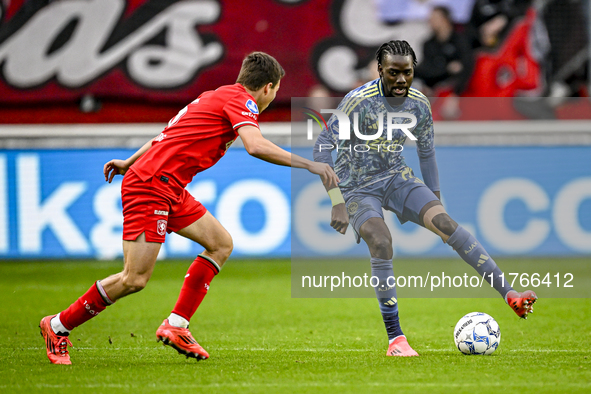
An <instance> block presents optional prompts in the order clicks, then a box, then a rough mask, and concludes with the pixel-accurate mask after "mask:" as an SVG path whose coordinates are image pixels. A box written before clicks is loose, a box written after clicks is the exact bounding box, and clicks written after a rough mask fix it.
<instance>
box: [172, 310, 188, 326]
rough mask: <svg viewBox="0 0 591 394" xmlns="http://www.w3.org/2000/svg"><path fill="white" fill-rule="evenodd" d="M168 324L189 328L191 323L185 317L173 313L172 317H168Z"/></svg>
mask: <svg viewBox="0 0 591 394" xmlns="http://www.w3.org/2000/svg"><path fill="white" fill-rule="evenodd" d="M168 324H170V325H171V326H173V327H182V328H188V327H189V321H188V320H187V319H185V318H184V317H182V316H179V315H177V314H176V313H171V314H170V316H168Z"/></svg>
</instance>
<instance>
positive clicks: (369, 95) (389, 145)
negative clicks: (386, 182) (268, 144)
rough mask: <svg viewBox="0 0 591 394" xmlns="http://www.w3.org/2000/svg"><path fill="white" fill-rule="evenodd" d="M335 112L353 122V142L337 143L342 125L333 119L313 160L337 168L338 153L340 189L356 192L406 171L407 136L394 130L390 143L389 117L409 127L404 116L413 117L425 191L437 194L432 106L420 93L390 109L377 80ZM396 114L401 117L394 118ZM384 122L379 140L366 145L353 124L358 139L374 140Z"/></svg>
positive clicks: (412, 91) (351, 95) (350, 96)
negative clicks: (364, 137) (403, 149)
mask: <svg viewBox="0 0 591 394" xmlns="http://www.w3.org/2000/svg"><path fill="white" fill-rule="evenodd" d="M337 109H338V110H341V111H343V112H344V113H345V114H346V115H347V116H348V118H349V120H350V125H351V126H350V127H351V130H350V139H340V138H339V122H338V119H337V117H336V116H335V115H333V116H331V118H330V119H329V121H328V129H323V130H322V132H321V134H320V135H319V137H318V139H317V140H316V144H315V145H314V160H315V161H318V162H323V163H327V164H329V165H331V166H333V160H332V156H331V152H332V151H334V150H336V151H337V156H336V163H335V164H334V169H335V172H336V173H337V175H338V177H339V179H340V180H341V182H340V184H339V187H341V188H343V189H348V190H351V189H357V188H360V187H363V186H364V185H368V184H370V183H373V182H376V181H377V180H379V179H382V178H386V177H389V176H391V175H392V174H395V173H397V172H400V171H402V170H403V169H404V168H405V167H406V163H405V161H404V157H403V156H402V145H403V144H404V142H405V141H406V138H407V136H406V134H405V133H404V132H403V131H402V129H400V128H395V129H393V130H392V136H391V139H388V138H387V137H388V136H387V133H386V130H387V120H388V115H387V113H388V112H390V113H391V114H392V115H391V119H390V121H391V123H398V124H401V123H402V124H404V123H406V124H409V123H411V122H412V120H411V119H410V118H407V117H404V116H405V115H403V113H406V114H412V115H414V116H415V118H416V125H415V126H414V127H410V128H408V130H409V131H410V132H411V133H412V135H413V136H415V137H416V139H417V140H416V145H417V153H418V155H419V159H420V160H421V172H422V175H423V178H424V180H425V183H426V184H427V186H428V187H429V188H430V189H431V190H433V191H436V190H439V181H438V174H437V166H436V162H435V148H434V145H433V117H432V115H431V106H430V104H429V100H428V99H427V97H425V96H424V95H423V94H422V93H421V92H419V91H418V90H416V89H412V88H411V89H409V94H408V97H407V98H406V99H405V100H404V102H403V103H401V104H400V105H398V106H395V107H392V106H391V105H390V104H389V103H388V101H387V100H386V98H385V97H384V94H383V89H382V83H381V80H380V79H379V78H378V79H376V80H374V81H371V82H368V83H366V84H365V85H363V86H361V87H359V88H357V89H354V90H352V91H351V92H349V93H348V94H347V95H346V96H345V98H344V99H343V100H342V101H341V103H340V104H339V106H338V108H337ZM397 113H398V114H400V117H396V114H397ZM355 114H357V115H355ZM380 117H381V118H382V121H383V123H382V126H383V129H382V133H381V136H379V137H378V138H376V139H372V140H367V139H362V138H359V137H358V136H357V135H356V133H355V132H354V129H353V127H354V121H355V119H356V118H357V124H358V131H359V134H362V135H364V136H369V135H375V134H376V133H377V131H378V129H379V126H380V123H381V122H380ZM366 138H367V137H366Z"/></svg>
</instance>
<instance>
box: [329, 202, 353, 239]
mask: <svg viewBox="0 0 591 394" xmlns="http://www.w3.org/2000/svg"><path fill="white" fill-rule="evenodd" d="M330 227H332V228H334V229H335V230H337V231H338V232H339V233H341V234H345V233H346V232H347V227H349V214H348V213H347V208H346V207H345V204H344V203H343V204H338V205H335V206H334V207H332V213H331V217H330Z"/></svg>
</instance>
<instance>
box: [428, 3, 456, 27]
mask: <svg viewBox="0 0 591 394" xmlns="http://www.w3.org/2000/svg"><path fill="white" fill-rule="evenodd" d="M434 11H439V12H441V13H442V14H443V17H444V18H445V19H447V21H448V22H449V23H451V24H452V25H453V23H454V22H453V20H452V18H451V11H450V10H449V8H447V7H446V6H444V5H438V6H435V7H433V11H432V12H434Z"/></svg>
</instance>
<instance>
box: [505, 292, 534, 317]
mask: <svg viewBox="0 0 591 394" xmlns="http://www.w3.org/2000/svg"><path fill="white" fill-rule="evenodd" d="M537 299H538V296H537V295H536V293H534V292H533V291H532V290H526V291H524V292H523V293H518V292H516V291H515V290H510V291H509V292H508V293H507V304H509V306H510V307H511V308H513V310H514V311H515V313H517V316H519V317H521V318H522V319H527V315H529V314H530V313H533V312H534V304H535V303H536V300H537Z"/></svg>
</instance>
